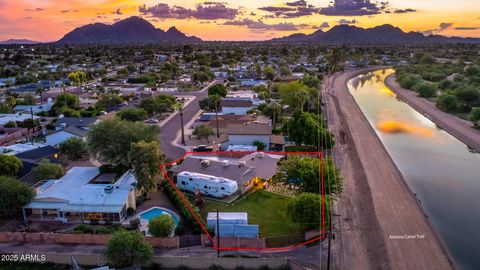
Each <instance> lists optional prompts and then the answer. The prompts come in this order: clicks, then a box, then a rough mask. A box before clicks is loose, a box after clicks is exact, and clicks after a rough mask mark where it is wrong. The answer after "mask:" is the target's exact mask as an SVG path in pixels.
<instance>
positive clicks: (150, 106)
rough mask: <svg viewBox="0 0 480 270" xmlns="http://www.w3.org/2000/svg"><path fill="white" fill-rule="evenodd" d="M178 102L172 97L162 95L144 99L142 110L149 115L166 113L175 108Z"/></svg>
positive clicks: (141, 103) (141, 104)
mask: <svg viewBox="0 0 480 270" xmlns="http://www.w3.org/2000/svg"><path fill="white" fill-rule="evenodd" d="M176 104H177V100H176V99H175V97H174V96H172V95H167V94H161V95H158V96H156V97H148V98H144V99H142V101H141V102H140V108H142V109H144V110H145V111H146V112H147V113H148V115H153V114H156V113H164V112H168V111H171V110H173V109H174V108H175V106H176Z"/></svg>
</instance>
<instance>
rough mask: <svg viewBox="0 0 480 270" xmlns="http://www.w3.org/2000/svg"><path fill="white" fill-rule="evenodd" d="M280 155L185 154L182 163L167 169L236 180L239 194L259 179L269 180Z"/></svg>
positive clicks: (275, 170) (172, 173)
mask: <svg viewBox="0 0 480 270" xmlns="http://www.w3.org/2000/svg"><path fill="white" fill-rule="evenodd" d="M281 158H282V156H280V155H270V154H265V153H262V152H254V153H250V154H247V155H244V156H243V157H241V158H228V159H221V158H218V157H213V156H212V157H199V156H195V155H189V156H187V157H186V158H185V159H184V160H183V161H182V163H180V164H179V165H177V166H174V167H172V168H171V169H170V170H169V173H170V175H172V176H175V175H177V174H179V173H181V172H191V173H198V174H203V175H208V176H214V177H223V178H227V179H230V180H233V181H236V182H237V186H238V192H239V193H240V194H242V193H244V192H245V191H247V190H249V189H250V188H252V187H253V186H254V184H255V183H258V182H259V181H260V180H264V181H269V180H270V179H271V178H272V177H273V176H275V174H276V173H277V163H278V161H279V160H280V159H281Z"/></svg>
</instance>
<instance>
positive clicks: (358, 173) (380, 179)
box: [326, 72, 454, 269]
mask: <svg viewBox="0 0 480 270" xmlns="http://www.w3.org/2000/svg"><path fill="white" fill-rule="evenodd" d="M355 74H356V72H346V73H340V74H337V75H335V76H332V77H330V78H328V79H327V82H326V83H327V88H326V92H327V93H326V102H327V104H328V114H329V123H330V128H331V129H332V131H333V133H334V134H335V138H336V139H337V142H338V143H337V145H336V146H335V148H336V151H337V153H336V154H337V156H338V157H337V158H336V161H337V160H338V159H340V161H341V162H340V167H341V169H342V176H343V178H344V191H343V194H342V196H341V198H340V200H339V202H338V207H339V209H338V213H337V214H339V215H340V217H339V218H337V219H338V220H339V224H338V225H339V226H340V227H339V228H338V231H339V232H340V234H339V237H338V238H337V239H336V240H335V244H334V245H335V249H334V251H335V252H334V254H335V264H336V265H335V266H336V267H335V268H334V269H452V268H454V266H453V263H452V261H451V260H450V259H449V257H448V254H447V252H446V250H445V248H444V247H443V245H442V243H441V241H440V240H439V238H438V237H437V235H436V234H435V233H434V231H433V228H432V226H431V225H430V224H429V222H428V218H427V217H426V216H425V214H424V213H423V211H422V209H421V207H420V205H419V203H418V202H417V201H416V200H415V198H414V196H413V195H412V193H411V192H410V190H409V188H408V186H407V185H406V182H405V181H404V179H403V177H402V175H401V174H400V172H399V171H398V169H397V168H396V166H395V163H394V162H393V161H392V159H391V158H390V156H389V155H388V152H387V151H386V150H385V148H384V147H383V144H382V142H381V141H380V139H379V138H378V137H377V136H376V134H375V132H374V130H373V128H372V127H371V126H370V124H369V123H368V121H367V120H366V118H365V117H364V115H363V114H362V112H361V110H360V108H359V107H358V106H357V104H356V102H355V100H354V99H353V97H352V95H351V94H350V92H349V91H348V89H347V87H346V82H347V81H348V80H349V79H350V78H351V77H352V76H354V75H355ZM342 134H343V135H342ZM405 235H412V236H413V235H415V236H416V235H419V236H421V237H422V238H416V239H393V238H392V237H397V236H405Z"/></svg>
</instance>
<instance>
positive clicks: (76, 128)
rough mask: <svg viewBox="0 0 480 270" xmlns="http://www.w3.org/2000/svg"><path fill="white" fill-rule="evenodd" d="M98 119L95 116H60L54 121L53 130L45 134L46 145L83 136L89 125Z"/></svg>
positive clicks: (57, 143)
mask: <svg viewBox="0 0 480 270" xmlns="http://www.w3.org/2000/svg"><path fill="white" fill-rule="evenodd" d="M97 121H98V119H97V118H96V117H79V118H77V117H62V118H59V119H58V120H57V122H56V123H55V131H54V132H53V133H50V134H48V135H46V136H45V140H46V142H47V144H48V145H59V144H61V143H62V142H64V141H66V140H67V139H68V138H71V137H77V138H81V139H83V138H85V136H86V135H87V132H88V129H89V128H90V126H92V125H93V124H95V123H96V122H97Z"/></svg>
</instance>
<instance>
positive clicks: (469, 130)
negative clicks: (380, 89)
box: [385, 74, 480, 153]
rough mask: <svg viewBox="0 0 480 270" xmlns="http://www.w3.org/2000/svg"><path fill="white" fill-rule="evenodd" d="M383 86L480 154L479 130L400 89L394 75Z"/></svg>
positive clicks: (412, 93)
mask: <svg viewBox="0 0 480 270" xmlns="http://www.w3.org/2000/svg"><path fill="white" fill-rule="evenodd" d="M385 85H386V86H387V87H388V88H389V89H390V90H392V91H393V92H394V93H395V94H396V95H397V96H398V97H399V98H400V99H401V100H402V101H404V102H405V103H407V104H408V105H410V106H411V107H412V108H414V109H415V110H416V111H418V112H420V113H421V114H423V115H424V116H425V117H427V118H428V119H430V120H431V121H432V122H434V123H435V124H436V125H437V126H439V127H440V128H441V129H443V130H445V131H446V132H448V133H449V134H451V135H452V136H454V137H455V138H457V139H458V140H460V141H461V142H463V143H464V144H466V145H467V146H469V147H470V148H472V149H474V150H475V151H476V152H478V153H480V130H478V129H474V128H473V127H472V123H470V122H468V121H466V120H463V119H460V118H458V117H457V116H455V115H453V114H449V113H447V112H444V111H442V110H440V109H438V108H437V106H435V104H434V103H433V102H431V101H430V100H428V99H425V98H422V97H419V96H417V95H416V93H415V92H414V91H412V90H408V89H405V88H402V87H401V86H400V85H399V84H398V83H397V81H396V77H395V74H391V75H389V76H387V78H386V79H385Z"/></svg>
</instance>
